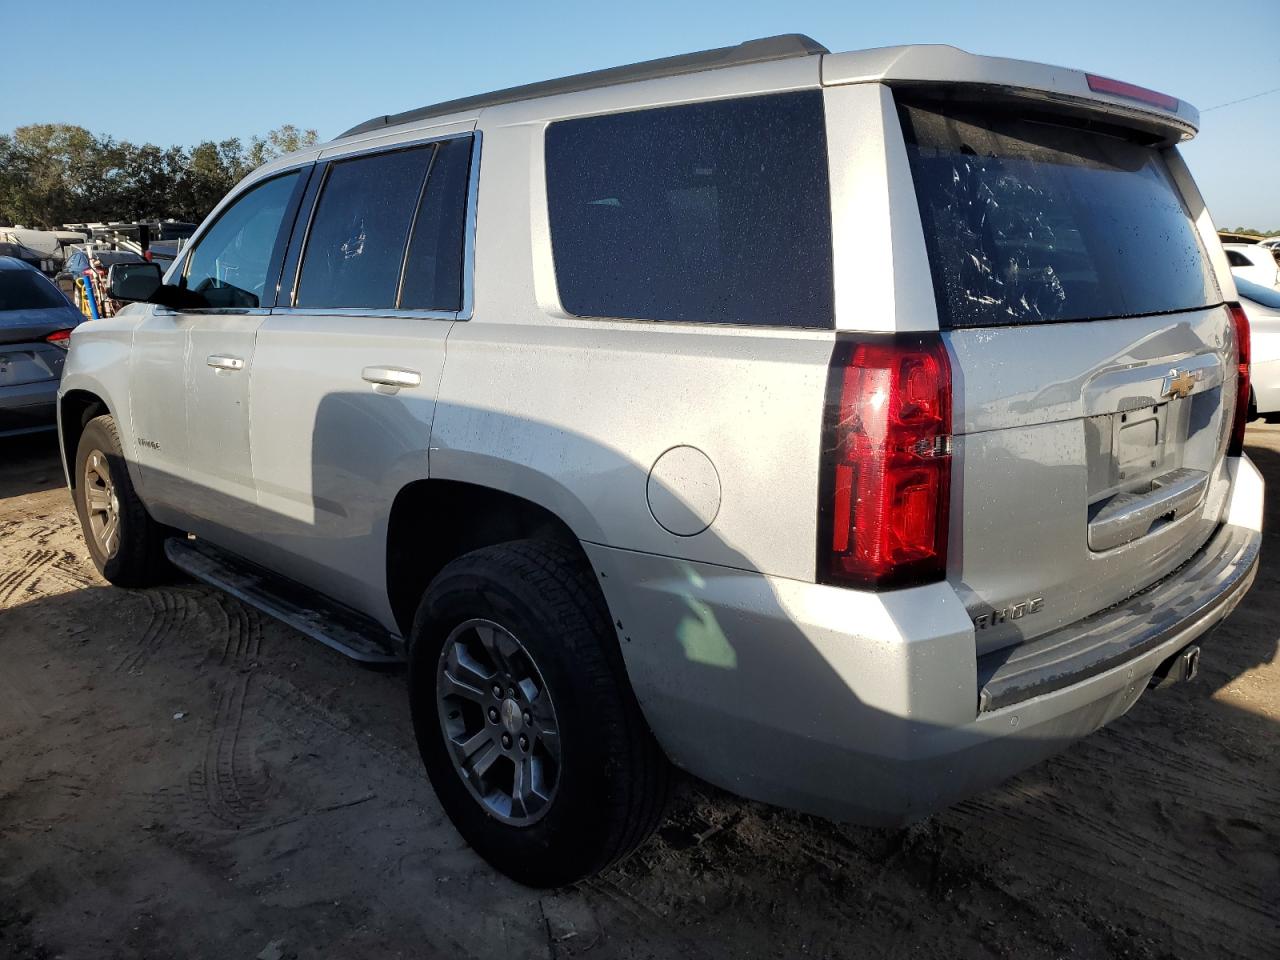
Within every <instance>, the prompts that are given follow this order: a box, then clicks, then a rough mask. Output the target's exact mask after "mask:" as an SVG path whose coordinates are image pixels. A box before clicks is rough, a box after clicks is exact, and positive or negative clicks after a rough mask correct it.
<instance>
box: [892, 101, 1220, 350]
mask: <svg viewBox="0 0 1280 960" xmlns="http://www.w3.org/2000/svg"><path fill="white" fill-rule="evenodd" d="M899 113H900V115H901V118H902V128H903V133H904V135H905V137H906V142H907V156H908V158H909V160H910V164H911V173H912V176H913V177H914V179H915V187H916V197H917V199H918V200H919V203H920V218H921V222H922V224H923V226H924V235H925V244H926V246H927V247H928V251H929V261H930V266H931V269H932V272H933V287H934V293H935V295H936V298H937V303H938V314H939V322H940V323H941V324H942V326H943V327H987V326H1008V325H1011V324H1029V323H1053V322H1062V321H1069V320H1095V319H1105V318H1110V317H1125V316H1134V315H1138V314H1149V313H1166V312H1171V311H1176V310H1189V309H1194V308H1196V307H1203V306H1206V305H1209V304H1213V303H1217V302H1219V301H1220V300H1221V299H1222V298H1221V296H1220V295H1219V293H1218V290H1217V286H1216V284H1215V283H1214V281H1213V278H1212V274H1211V273H1210V272H1209V266H1208V263H1207V261H1206V259H1205V256H1204V251H1203V248H1202V247H1201V245H1200V241H1199V238H1198V236H1197V234H1196V231H1195V227H1194V225H1193V223H1192V221H1191V217H1190V215H1189V214H1188V212H1187V209H1186V207H1185V206H1184V205H1183V203H1182V200H1181V198H1180V197H1179V195H1178V192H1177V190H1176V188H1175V187H1174V184H1173V181H1172V179H1171V177H1170V175H1169V170H1168V168H1167V167H1166V165H1165V162H1164V159H1163V158H1162V157H1161V156H1160V154H1159V152H1158V151H1157V150H1155V149H1154V148H1152V147H1148V146H1143V145H1141V144H1137V143H1133V142H1130V141H1128V140H1124V139H1121V138H1119V137H1116V136H1110V135H1107V134H1105V133H1100V132H1096V131H1090V130H1083V129H1079V128H1075V127H1068V126H1060V125H1058V124H1054V123H1047V122H1040V121H1037V120H1032V119H1027V118H1025V117H1021V116H1009V115H1003V114H996V113H985V112H975V111H974V110H973V109H972V108H970V107H967V106H964V107H960V106H956V105H953V104H946V105H939V104H901V105H900V107H899Z"/></svg>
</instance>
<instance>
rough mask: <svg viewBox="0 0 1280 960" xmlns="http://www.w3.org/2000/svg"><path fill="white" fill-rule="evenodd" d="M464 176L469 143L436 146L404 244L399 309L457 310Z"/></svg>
mask: <svg viewBox="0 0 1280 960" xmlns="http://www.w3.org/2000/svg"><path fill="white" fill-rule="evenodd" d="M470 171H471V138H470V137H462V138H460V139H457V140H446V141H445V142H444V143H442V144H440V146H439V149H438V150H437V151H436V160H435V163H433V164H432V165H431V175H430V177H429V178H428V180H427V189H426V193H425V194H424V195H423V198H422V206H421V208H420V209H419V210H418V219H417V220H416V221H415V222H414V224H413V237H412V239H411V240H410V241H409V257H408V259H407V260H406V262H405V270H404V285H403V287H402V288H401V291H400V306H401V307H403V308H404V309H406V310H413V309H417V310H450V311H456V310H460V309H462V245H463V232H464V230H465V229H466V222H467V175H468V174H469V173H470Z"/></svg>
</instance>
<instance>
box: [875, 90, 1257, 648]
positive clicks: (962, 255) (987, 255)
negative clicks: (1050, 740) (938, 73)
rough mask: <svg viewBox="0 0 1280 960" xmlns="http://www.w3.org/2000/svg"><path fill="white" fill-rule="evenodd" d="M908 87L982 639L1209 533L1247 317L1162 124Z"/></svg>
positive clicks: (957, 494)
mask: <svg viewBox="0 0 1280 960" xmlns="http://www.w3.org/2000/svg"><path fill="white" fill-rule="evenodd" d="M896 93H897V104H898V113H899V118H900V120H901V124H902V130H903V134H904V139H905V141H906V147H907V156H908V161H909V163H910V168H911V174H912V178H913V181H914V184H915V190H916V196H917V200H918V202H919V207H920V218H921V224H922V226H923V229H924V237H925V245H926V248H927V250H928V254H929V259H930V269H931V273H932V279H933V286H934V294H935V299H936V302H937V306H938V314H939V323H940V326H941V327H942V329H943V331H944V333H943V338H944V340H945V342H946V344H947V346H948V349H949V352H950V354H951V361H952V365H953V377H954V391H955V392H954V400H953V409H954V434H955V437H954V446H953V451H954V456H953V466H952V470H953V475H952V482H953V488H952V489H953V494H952V509H951V518H952V519H951V530H950V553H949V559H948V579H949V580H950V581H951V583H952V584H953V585H954V586H955V587H956V589H957V590H958V591H959V593H960V594H961V596H962V598H963V599H964V602H965V604H966V607H967V608H968V609H969V612H970V615H971V616H972V617H973V618H974V622H975V625H976V627H977V641H978V652H979V653H985V652H988V651H990V650H994V649H999V648H1001V647H1004V646H1008V645H1011V644H1014V643H1018V642H1021V641H1022V640H1025V639H1030V638H1032V637H1035V636H1037V635H1039V634H1042V633H1045V632H1047V631H1049V630H1052V629H1054V628H1056V627H1060V626H1062V625H1064V624H1067V623H1071V622H1073V621H1075V620H1078V619H1080V618H1081V617H1084V616H1087V615H1089V614H1091V613H1094V612H1096V611H1099V610H1102V609H1105V608H1107V607H1109V606H1112V605H1114V604H1116V603H1118V602H1120V601H1123V600H1124V599H1126V598H1127V597H1130V596H1131V595H1133V594H1134V593H1135V592H1137V591H1139V590H1141V589H1142V588H1144V587H1146V586H1148V585H1150V584H1151V583H1153V582H1155V581H1157V580H1159V579H1161V578H1163V577H1165V576H1167V575H1168V574H1169V573H1170V572H1172V571H1173V570H1175V569H1176V568H1177V567H1178V566H1179V565H1181V564H1182V563H1184V562H1185V561H1186V560H1187V559H1188V558H1189V557H1191V556H1192V555H1193V554H1194V553H1195V552H1196V550H1197V549H1199V548H1200V547H1201V546H1202V545H1203V544H1204V542H1205V541H1206V540H1207V539H1208V538H1209V536H1210V534H1211V533H1212V531H1213V529H1214V528H1215V526H1216V525H1217V524H1218V522H1219V519H1220V517H1221V514H1222V509H1223V506H1224V503H1225V501H1226V496H1227V493H1228V486H1229V481H1228V478H1227V475H1226V471H1225V459H1224V458H1225V451H1226V446H1227V441H1228V439H1229V434H1230V432H1231V414H1232V408H1233V405H1234V394H1233V393H1232V389H1233V386H1234V372H1233V363H1234V350H1235V345H1234V334H1233V328H1232V321H1231V318H1230V314H1229V313H1228V311H1227V309H1226V307H1225V306H1224V305H1223V302H1222V301H1223V296H1222V294H1221V292H1220V291H1219V288H1218V285H1217V283H1216V281H1215V279H1214V274H1213V270H1212V267H1211V265H1210V263H1209V260H1208V258H1207V256H1206V252H1205V249H1204V246H1203V244H1202V241H1201V238H1200V235H1199V234H1198V232H1197V229H1196V225H1195V223H1194V221H1193V217H1192V214H1191V212H1190V210H1189V208H1188V204H1187V202H1186V200H1185V199H1184V197H1183V196H1182V195H1181V193H1180V192H1179V189H1178V187H1177V184H1176V181H1175V178H1174V176H1173V175H1172V173H1171V170H1170V162H1171V161H1172V162H1174V163H1177V162H1178V161H1176V160H1173V159H1172V158H1171V156H1170V154H1169V153H1168V152H1167V151H1166V149H1165V148H1164V147H1163V146H1162V145H1161V144H1160V143H1159V142H1158V140H1157V137H1156V136H1154V135H1153V134H1152V133H1151V132H1150V131H1149V130H1145V131H1144V130H1141V129H1134V128H1133V127H1132V126H1126V125H1125V124H1123V122H1121V121H1118V120H1114V119H1108V118H1107V117H1105V116H1099V115H1093V114H1090V113H1088V112H1087V111H1080V110H1075V109H1073V110H1071V111H1067V110H1058V111H1057V112H1054V111H1055V107H1054V105H1052V104H1049V103H1040V104H1034V105H1032V104H1028V103H1027V102H1026V101H1010V102H1008V103H1004V104H1002V103H1001V101H1000V99H999V98H998V97H996V98H992V97H984V98H982V99H972V100H967V99H966V98H965V96H964V95H963V91H962V90H961V91H959V92H957V91H956V90H951V91H947V92H943V93H940V92H939V91H938V90H937V89H933V90H930V89H927V88H918V89H913V90H911V91H903V90H899V91H896ZM1197 202H1198V198H1197Z"/></svg>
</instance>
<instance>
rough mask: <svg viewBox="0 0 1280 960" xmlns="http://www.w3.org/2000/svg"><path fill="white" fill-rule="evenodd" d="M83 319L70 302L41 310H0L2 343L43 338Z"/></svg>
mask: <svg viewBox="0 0 1280 960" xmlns="http://www.w3.org/2000/svg"><path fill="white" fill-rule="evenodd" d="M83 319H84V317H83V316H82V315H81V313H80V311H79V310H77V309H76V308H75V307H73V306H71V305H70V304H68V305H67V306H65V307H45V308H43V309H39V310H0V343H28V342H31V341H36V340H43V339H44V338H45V337H47V336H48V335H49V334H51V333H53V332H54V331H55V330H66V329H68V328H69V327H74V326H76V325H77V324H79V323H80V321H81V320H83Z"/></svg>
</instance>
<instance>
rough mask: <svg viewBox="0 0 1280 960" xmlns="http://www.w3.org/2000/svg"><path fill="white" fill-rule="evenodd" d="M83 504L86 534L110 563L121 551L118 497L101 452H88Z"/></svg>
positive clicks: (104, 455) (109, 470)
mask: <svg viewBox="0 0 1280 960" xmlns="http://www.w3.org/2000/svg"><path fill="white" fill-rule="evenodd" d="M84 502H85V509H86V512H87V514H88V519H89V534H90V535H91V536H92V537H93V541H94V544H95V545H96V546H97V548H98V550H99V551H100V552H101V553H102V555H103V556H105V557H106V558H107V559H108V560H109V559H111V558H112V557H114V556H115V555H116V551H118V550H119V549H120V498H119V496H118V495H117V493H116V485H115V482H114V481H113V480H112V479H111V467H110V465H109V464H108V463H107V456H106V454H104V453H103V452H102V451H101V450H91V451H89V456H88V457H86V458H85V461H84Z"/></svg>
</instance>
